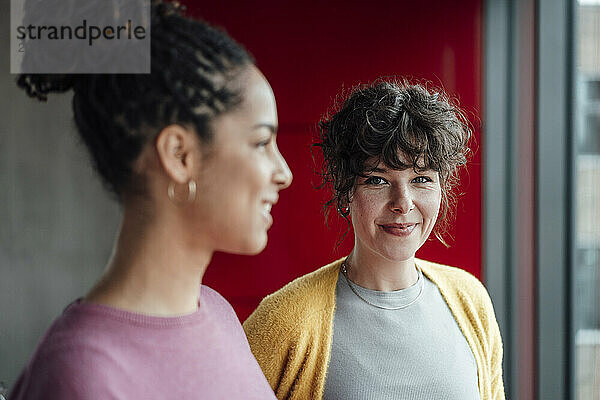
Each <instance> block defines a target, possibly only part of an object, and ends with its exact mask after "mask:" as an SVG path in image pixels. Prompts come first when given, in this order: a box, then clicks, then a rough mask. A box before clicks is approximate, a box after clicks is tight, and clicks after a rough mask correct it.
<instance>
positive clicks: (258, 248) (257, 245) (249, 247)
mask: <svg viewBox="0 0 600 400" xmlns="http://www.w3.org/2000/svg"><path fill="white" fill-rule="evenodd" d="M248 239H249V240H247V241H245V242H243V243H242V244H240V245H238V246H235V248H233V249H231V250H229V251H227V252H228V253H233V254H240V255H245V256H254V255H257V254H259V253H261V252H262V251H263V250H264V249H265V247H267V235H266V234H265V235H264V237H256V236H254V237H251V238H248Z"/></svg>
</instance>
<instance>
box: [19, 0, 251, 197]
mask: <svg viewBox="0 0 600 400" xmlns="http://www.w3.org/2000/svg"><path fill="white" fill-rule="evenodd" d="M183 11H184V8H183V6H180V5H179V4H177V3H173V2H164V1H162V0H157V1H153V3H152V7H151V24H152V26H151V41H150V42H151V73H150V74H73V75H59V74H54V75H44V74H21V75H19V76H18V78H17V84H18V86H19V87H21V88H23V89H24V90H25V91H26V92H27V94H28V95H29V96H31V97H34V98H37V99H39V100H41V101H46V99H47V95H48V94H49V93H62V92H66V91H68V90H70V89H73V90H74V96H73V113H74V119H75V124H76V126H77V130H78V132H79V134H80V135H81V138H82V139H83V142H84V143H85V145H86V147H87V148H88V150H89V152H90V153H91V155H92V160H93V164H94V167H95V169H96V170H97V172H98V173H99V174H100V176H101V178H102V180H103V182H104V184H105V185H106V186H107V188H108V189H109V191H110V192H111V193H113V194H114V195H116V197H117V199H118V200H122V197H123V195H124V194H131V193H134V192H136V190H137V188H136V186H137V185H136V182H137V181H138V179H137V178H139V177H137V176H135V174H134V172H133V162H134V160H135V159H136V158H137V157H138V156H139V154H140V153H141V151H142V149H143V147H144V145H145V144H146V143H148V142H149V141H151V140H152V139H154V137H155V136H156V135H157V134H158V133H159V132H160V130H161V129H162V128H164V127H165V126H167V125H170V124H175V123H176V124H181V125H184V126H191V127H193V128H194V129H195V131H196V133H197V134H198V136H199V138H200V139H201V141H202V142H203V143H207V144H208V143H210V141H211V138H212V135H213V133H212V132H211V129H210V122H211V121H212V120H213V119H214V118H215V117H217V116H218V115H220V114H222V113H225V112H227V111H230V110H231V109H233V108H235V106H236V105H238V104H239V103H240V102H241V100H242V99H241V93H240V92H239V89H237V90H236V89H234V88H233V87H232V85H231V84H230V83H231V81H232V80H233V79H234V78H235V77H236V76H238V75H239V74H240V73H241V72H242V71H243V70H244V69H245V68H246V67H247V66H249V65H251V64H253V63H254V60H253V58H252V56H251V55H250V54H249V53H248V52H247V51H246V50H245V49H244V48H243V47H242V46H241V45H239V44H238V43H236V42H235V41H234V40H233V39H232V38H230V37H229V36H228V35H227V34H226V33H225V32H223V31H221V30H219V29H217V28H214V27H211V26H210V25H208V24H207V23H206V22H204V21H200V20H195V19H191V18H188V17H186V16H184V14H183Z"/></svg>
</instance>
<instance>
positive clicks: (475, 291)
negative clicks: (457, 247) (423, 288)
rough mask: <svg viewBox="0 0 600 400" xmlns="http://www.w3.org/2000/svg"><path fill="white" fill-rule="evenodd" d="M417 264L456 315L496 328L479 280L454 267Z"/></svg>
mask: <svg viewBox="0 0 600 400" xmlns="http://www.w3.org/2000/svg"><path fill="white" fill-rule="evenodd" d="M417 264H418V265H419V266H420V267H421V269H422V270H423V273H424V274H425V275H426V276H427V277H428V278H429V279H430V280H431V281H432V282H433V283H435V284H436V286H437V287H438V289H439V290H440V293H441V294H442V296H443V297H444V299H445V300H446V302H447V303H448V306H449V307H450V308H451V310H452V312H453V313H454V314H455V316H456V315H457V314H463V315H466V316H467V317H468V318H469V319H470V320H478V321H479V322H480V323H482V324H483V325H484V326H488V325H496V318H495V313H494V307H493V305H492V300H491V299H490V295H489V294H488V292H487V289H486V288H485V286H484V285H483V283H481V281H480V280H479V279H477V278H476V277H475V276H473V275H472V274H470V273H469V272H467V271H465V270H463V269H461V268H457V267H451V266H448V265H443V264H437V263H434V262H431V261H425V260H417Z"/></svg>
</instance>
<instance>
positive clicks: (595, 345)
mask: <svg viewBox="0 0 600 400" xmlns="http://www.w3.org/2000/svg"><path fill="white" fill-rule="evenodd" d="M576 17H577V23H576V24H577V25H576V26H577V31H576V37H575V40H576V52H577V62H576V90H575V92H576V99H577V101H576V108H575V110H576V113H575V116H576V121H575V126H576V140H575V153H576V156H575V164H574V165H575V169H576V170H575V177H576V181H575V204H574V206H575V210H574V215H575V242H574V246H575V249H574V261H575V262H574V266H573V274H574V276H573V285H574V291H573V306H574V310H573V311H574V314H573V317H574V321H573V322H574V324H575V354H574V359H575V365H574V368H575V382H574V383H575V394H576V396H575V398H576V399H578V400H579V399H580V400H584V399H600V0H579V2H578V3H577V7H576Z"/></svg>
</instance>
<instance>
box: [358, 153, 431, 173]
mask: <svg viewBox="0 0 600 400" xmlns="http://www.w3.org/2000/svg"><path fill="white" fill-rule="evenodd" d="M394 161H396V162H395V163H387V162H386V160H384V157H383V156H380V157H370V158H368V159H367V160H366V161H365V162H364V164H363V168H364V170H365V171H367V172H387V171H389V170H394V171H403V170H407V169H415V170H418V171H426V170H430V169H432V168H431V167H430V166H429V165H426V163H425V157H423V156H420V157H419V158H417V159H416V160H414V161H413V159H412V158H411V157H409V156H408V155H406V154H405V153H402V152H399V153H398V154H397V160H394Z"/></svg>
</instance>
